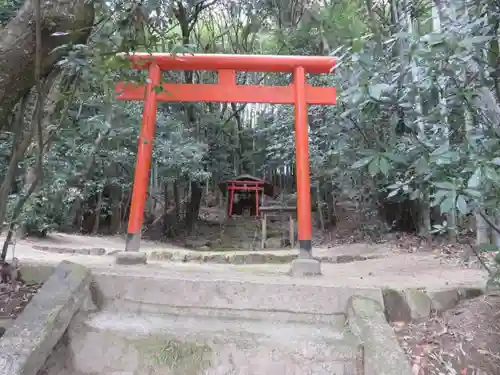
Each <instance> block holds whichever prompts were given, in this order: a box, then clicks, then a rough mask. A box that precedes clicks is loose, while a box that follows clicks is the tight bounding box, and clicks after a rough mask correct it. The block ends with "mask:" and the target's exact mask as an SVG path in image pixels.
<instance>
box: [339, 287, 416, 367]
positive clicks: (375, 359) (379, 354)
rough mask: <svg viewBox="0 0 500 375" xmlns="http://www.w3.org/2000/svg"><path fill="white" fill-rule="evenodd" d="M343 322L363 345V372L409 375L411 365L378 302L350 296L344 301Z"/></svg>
mask: <svg viewBox="0 0 500 375" xmlns="http://www.w3.org/2000/svg"><path fill="white" fill-rule="evenodd" d="M347 323H348V326H349V328H350V330H351V332H352V333H353V334H355V335H356V336H358V337H359V339H360V340H361V342H362V345H363V350H364V366H363V367H364V369H363V370H364V375H412V369H411V365H410V363H409V361H408V359H407V357H406V355H405V353H404V351H403V349H402V348H401V347H400V346H399V343H398V341H397V338H396V335H395V333H394V331H393V329H392V327H391V326H390V325H389V324H388V323H387V321H386V319H385V314H384V308H383V306H382V305H381V304H380V303H379V302H377V301H375V300H373V299H371V298H367V297H362V296H357V295H355V296H352V297H351V298H350V299H349V300H348V302H347Z"/></svg>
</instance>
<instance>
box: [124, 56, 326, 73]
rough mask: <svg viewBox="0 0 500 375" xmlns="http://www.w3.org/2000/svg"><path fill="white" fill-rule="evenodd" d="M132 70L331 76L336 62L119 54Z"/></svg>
mask: <svg viewBox="0 0 500 375" xmlns="http://www.w3.org/2000/svg"><path fill="white" fill-rule="evenodd" d="M121 55H122V56H124V57H127V58H128V59H130V60H131V61H132V63H133V65H132V66H133V67H134V68H135V69H146V68H148V67H149V66H150V65H151V63H152V62H155V63H156V64H157V65H158V66H159V68H160V69H161V70H235V71H239V72H243V71H245V72H269V73H280V72H282V73H287V72H288V73H291V72H293V71H294V70H295V68H297V67H302V68H304V71H305V72H306V73H330V72H331V71H332V70H333V68H334V67H335V59H334V58H333V57H328V56H280V55H278V56H273V55H227V54H171V53H142V52H140V53H134V54H121Z"/></svg>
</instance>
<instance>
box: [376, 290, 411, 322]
mask: <svg viewBox="0 0 500 375" xmlns="http://www.w3.org/2000/svg"><path fill="white" fill-rule="evenodd" d="M382 295H383V298H384V307H385V317H386V319H387V321H389V322H409V321H411V310H410V307H409V306H408V304H407V303H406V300H405V298H404V296H403V294H402V293H401V292H400V291H398V290H394V289H384V290H383V291H382Z"/></svg>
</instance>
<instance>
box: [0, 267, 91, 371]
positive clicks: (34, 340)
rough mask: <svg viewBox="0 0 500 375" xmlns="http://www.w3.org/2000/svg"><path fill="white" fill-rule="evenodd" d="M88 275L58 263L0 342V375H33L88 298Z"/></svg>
mask: <svg viewBox="0 0 500 375" xmlns="http://www.w3.org/2000/svg"><path fill="white" fill-rule="evenodd" d="M91 281H92V274H91V272H90V270H89V269H88V268H86V267H84V266H82V265H78V264H75V263H71V262H68V261H63V262H61V263H60V264H59V265H58V266H57V267H55V269H54V272H53V273H52V275H51V276H50V277H49V278H48V280H47V281H46V282H45V283H44V285H43V286H42V288H40V290H39V291H38V293H37V294H36V295H35V296H34V297H33V299H32V300H31V302H30V303H29V304H28V305H27V306H26V308H25V310H24V311H23V312H22V314H21V315H20V316H19V317H18V318H17V319H16V320H15V321H14V323H13V324H12V326H11V327H9V328H8V329H7V330H6V332H5V334H4V336H3V337H2V338H1V339H0V375H36V374H37V372H38V371H39V370H40V369H41V368H42V367H43V365H44V363H45V361H46V360H47V358H48V356H49V355H50V353H51V352H52V349H53V348H54V346H55V345H56V344H57V342H58V341H59V339H60V338H61V337H62V335H63V334H64V332H65V331H66V329H67V327H68V326H69V324H70V322H71V320H72V318H73V316H74V315H75V314H76V312H77V311H78V310H79V309H80V308H82V307H83V306H84V303H85V301H86V300H87V299H88V297H89V290H90V284H91Z"/></svg>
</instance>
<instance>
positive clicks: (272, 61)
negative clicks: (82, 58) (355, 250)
mask: <svg viewBox="0 0 500 375" xmlns="http://www.w3.org/2000/svg"><path fill="white" fill-rule="evenodd" d="M127 57H128V58H129V59H130V61H131V62H132V67H133V68H135V69H148V70H149V74H148V81H147V84H146V85H136V84H129V83H124V82H121V83H119V84H117V86H116V90H117V93H118V97H117V99H118V100H141V101H144V115H143V120H142V126H141V130H140V135H139V148H138V151H137V162H136V167H135V177H134V185H133V191H132V202H131V208H130V216H129V223H128V232H127V244H126V248H125V250H126V251H138V250H139V246H140V236H141V228H142V222H143V216H144V205H145V202H146V198H147V189H148V180H149V170H150V165H151V154H152V147H153V138H154V133H155V127H156V110H157V103H158V101H162V102H233V103H234V102H239V103H271V104H293V105H295V158H296V175H297V216H298V239H299V246H300V254H299V257H300V258H311V248H312V245H311V231H312V225H311V191H310V179H309V150H308V147H309V146H308V143H309V142H308V139H309V136H308V124H307V105H308V104H322V105H328V104H335V103H336V91H335V88H333V87H314V86H312V85H310V84H308V83H307V81H306V73H329V72H331V71H332V70H333V68H334V66H335V60H334V58H332V57H326V56H268V55H222V54H195V55H188V54H181V55H179V54H177V55H173V54H169V53H153V54H150V53H135V54H131V55H127ZM162 70H190V71H193V70H212V71H213V70H215V71H217V72H218V77H219V78H218V83H216V84H171V83H161V71H162ZM242 71H246V72H274V73H293V83H292V84H290V85H288V86H264V85H238V84H237V83H236V72H242ZM158 86H161V87H162V89H161V90H157V89H155V88H156V87H158Z"/></svg>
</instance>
